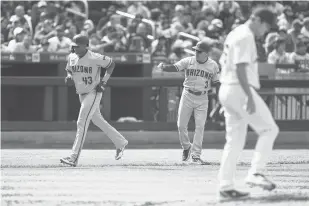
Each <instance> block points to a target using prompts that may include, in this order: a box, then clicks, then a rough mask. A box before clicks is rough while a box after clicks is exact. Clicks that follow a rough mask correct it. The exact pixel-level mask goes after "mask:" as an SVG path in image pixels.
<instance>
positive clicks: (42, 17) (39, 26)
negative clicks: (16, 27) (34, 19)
mask: <svg viewBox="0 0 309 206" xmlns="http://www.w3.org/2000/svg"><path fill="white" fill-rule="evenodd" d="M47 19H48V18H47V13H46V12H42V13H40V18H39V22H38V24H37V25H36V27H35V29H34V31H40V30H42V28H43V25H44V21H45V20H47Z"/></svg>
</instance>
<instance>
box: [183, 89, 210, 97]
mask: <svg viewBox="0 0 309 206" xmlns="http://www.w3.org/2000/svg"><path fill="white" fill-rule="evenodd" d="M188 92H189V93H191V94H194V95H196V96H201V95H203V94H207V91H203V92H195V91H192V90H190V89H188Z"/></svg>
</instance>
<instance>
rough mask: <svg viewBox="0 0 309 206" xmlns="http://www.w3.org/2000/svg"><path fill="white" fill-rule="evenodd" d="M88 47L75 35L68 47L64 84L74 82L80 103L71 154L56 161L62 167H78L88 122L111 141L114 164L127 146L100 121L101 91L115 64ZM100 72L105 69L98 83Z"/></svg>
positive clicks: (108, 126) (104, 122) (104, 121)
mask: <svg viewBox="0 0 309 206" xmlns="http://www.w3.org/2000/svg"><path fill="white" fill-rule="evenodd" d="M88 45H89V39H88V37H86V36H84V35H80V34H79V35H76V36H75V37H74V38H73V43H72V50H73V52H72V53H71V54H70V55H69V57H68V62H67V66H66V68H65V69H66V71H67V77H66V78H65V81H66V83H69V82H70V81H74V84H75V88H76V93H77V94H78V95H79V100H80V103H81V107H80V111H79V115H78V119H77V132H76V138H75V142H74V144H73V148H72V154H71V155H70V156H68V157H64V158H61V159H60V161H61V162H62V163H64V164H67V165H71V166H77V164H78V160H79V157H80V153H81V151H82V147H83V144H84V141H85V138H86V134H87V130H88V126H89V123H90V120H92V122H93V123H94V124H95V125H96V126H97V127H99V128H100V129H101V130H102V131H104V133H105V134H106V135H107V136H108V137H109V138H110V139H111V140H112V141H113V143H114V145H115V146H116V156H115V159H116V160H118V159H120V158H121V157H122V155H123V151H124V149H125V146H126V145H127V144H128V141H127V140H126V139H125V138H124V137H123V136H122V135H121V134H120V133H119V132H118V131H117V130H116V129H115V128H114V127H112V126H111V125H110V124H109V123H108V122H107V121H106V120H105V119H104V118H103V116H102V115H101V112H100V108H99V106H100V102H101V98H102V94H103V91H104V87H105V85H106V83H107V81H108V79H109V78H110V76H111V74H112V72H113V70H114V68H115V63H114V61H113V60H112V59H111V58H110V57H108V56H104V55H101V54H98V53H95V52H92V51H90V50H88V49H87V48H88ZM101 68H105V69H106V73H105V75H104V77H103V78H102V79H101V77H100V74H101Z"/></svg>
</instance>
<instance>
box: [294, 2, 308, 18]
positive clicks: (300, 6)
mask: <svg viewBox="0 0 309 206" xmlns="http://www.w3.org/2000/svg"><path fill="white" fill-rule="evenodd" d="M292 9H293V12H294V13H295V16H299V15H300V14H303V15H304V16H309V4H308V1H293V3H292Z"/></svg>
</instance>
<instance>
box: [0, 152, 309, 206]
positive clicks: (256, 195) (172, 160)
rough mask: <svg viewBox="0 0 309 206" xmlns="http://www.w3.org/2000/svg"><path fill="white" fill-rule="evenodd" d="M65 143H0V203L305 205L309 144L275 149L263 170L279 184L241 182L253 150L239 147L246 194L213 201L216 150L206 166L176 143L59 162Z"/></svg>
mask: <svg viewBox="0 0 309 206" xmlns="http://www.w3.org/2000/svg"><path fill="white" fill-rule="evenodd" d="M69 152H70V151H69V150H2V151H1V166H2V168H1V175H2V178H1V196H2V200H1V203H2V204H1V205H3V206H4V205H8V206H13V205H40V206H42V205H44V206H45V205H46V206H48V205H65V206H69V205H93V206H99V205H111V206H115V205H121V206H122V205H124V206H131V205H137V206H141V205H144V206H146V205H147V206H150V205H169V206H183V205H188V206H199V205H248V206H250V205H263V206H264V205H280V206H281V205H282V206H286V205H292V206H294V205H295V206H296V205H299V206H306V205H309V150H275V151H274V152H273V154H272V156H271V157H270V160H271V161H270V163H269V164H268V167H267V169H268V172H267V173H266V174H267V175H268V176H269V177H270V179H272V180H273V181H275V182H276V183H277V185H278V188H277V189H276V190H274V191H272V192H267V191H262V190H259V189H256V188H247V187H246V186H245V185H244V184H243V178H244V177H245V175H246V172H247V170H248V168H249V165H250V160H251V158H252V154H253V151H252V150H245V151H244V152H243V155H242V157H241V159H240V161H239V164H238V171H237V174H236V179H237V185H238V187H239V188H240V189H243V190H249V191H250V192H251V197H250V198H249V199H247V200H243V201H237V202H229V203H224V204H219V203H218V202H217V200H216V188H217V173H218V169H219V165H220V158H221V152H222V150H215V149H205V150H204V151H203V155H202V157H203V159H205V160H207V161H209V162H210V163H211V165H207V166H199V165H193V164H191V163H183V162H181V161H180V159H181V150H180V149H178V150H150V149H148V150H134V149H128V150H126V151H125V155H124V157H123V159H121V160H119V161H116V160H114V155H115V150H83V152H82V154H81V158H80V161H79V165H78V167H75V168H74V167H67V166H63V165H62V164H60V161H59V158H61V157H63V156H66V155H68V153H69Z"/></svg>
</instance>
